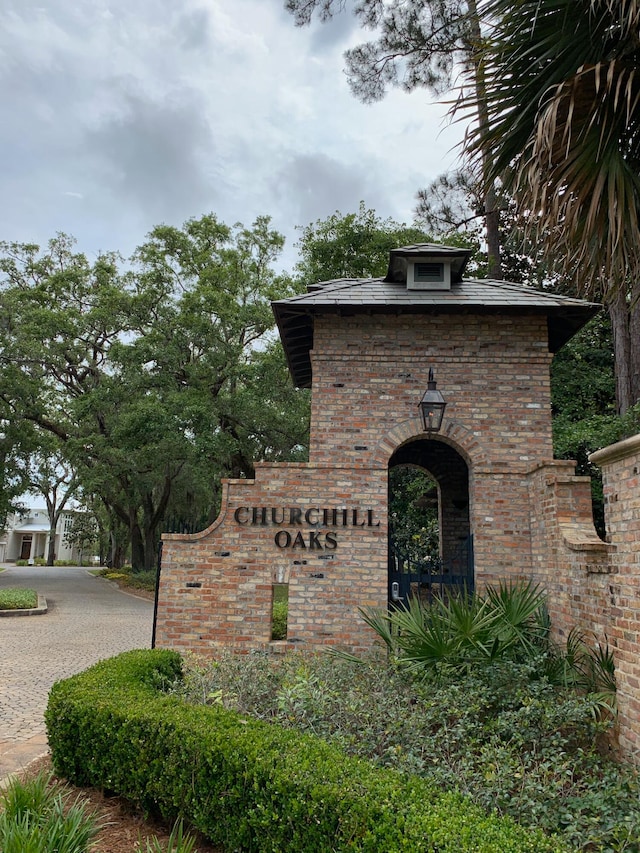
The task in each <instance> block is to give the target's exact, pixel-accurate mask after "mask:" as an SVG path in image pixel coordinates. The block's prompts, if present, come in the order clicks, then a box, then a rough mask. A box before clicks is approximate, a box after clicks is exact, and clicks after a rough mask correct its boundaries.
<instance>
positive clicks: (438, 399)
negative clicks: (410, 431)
mask: <svg viewBox="0 0 640 853" xmlns="http://www.w3.org/2000/svg"><path fill="white" fill-rule="evenodd" d="M446 406H447V404H446V402H445V399H444V397H443V396H442V394H441V393H440V392H439V391H438V389H437V388H436V380H435V379H434V378H433V367H430V368H429V382H428V384H427V390H426V391H425V392H424V397H423V398H422V400H420V402H419V403H418V408H419V409H420V415H421V416H422V425H423V427H424V429H425V432H429V433H431V432H438V430H439V429H440V427H441V426H442V418H443V417H444V410H445V408H446Z"/></svg>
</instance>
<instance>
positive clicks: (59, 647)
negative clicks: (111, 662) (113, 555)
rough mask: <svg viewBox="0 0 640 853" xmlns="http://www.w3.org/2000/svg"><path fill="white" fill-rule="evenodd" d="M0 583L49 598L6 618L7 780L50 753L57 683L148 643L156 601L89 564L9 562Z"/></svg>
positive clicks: (3, 752) (2, 633)
mask: <svg viewBox="0 0 640 853" xmlns="http://www.w3.org/2000/svg"><path fill="white" fill-rule="evenodd" d="M2 568H4V569H5V571H0V588H6V587H28V588H31V589H35V590H36V591H37V592H38V593H39V594H40V595H44V597H45V598H46V600H47V605H48V611H47V613H45V614H42V615H37V616H13V617H1V618H0V780H2V779H3V778H5V777H6V776H7V775H8V774H10V773H14V772H16V771H17V770H20V769H21V768H22V767H24V766H26V765H27V764H28V763H29V762H30V761H32V760H33V759H35V758H37V757H39V756H40V755H42V754H43V753H45V752H46V751H47V738H46V732H45V725H44V710H45V708H46V705H47V697H48V694H49V690H50V688H51V686H52V685H53V683H54V682H55V681H58V680H59V679H61V678H67V677H69V676H70V675H75V674H76V673H77V672H81V671H82V670H83V669H86V668H87V667H89V666H91V665H92V664H94V663H96V662H97V661H99V660H102V659H103V658H108V657H112V656H113V655H117V654H118V653H119V652H123V651H126V650H127V649H142V648H149V647H150V645H151V632H152V625H153V602H152V601H147V600H146V599H143V598H138V597H136V596H134V595H131V594H129V593H126V592H122V591H120V590H119V589H118V588H117V587H116V586H115V585H114V584H112V583H110V582H109V581H106V580H104V579H103V578H96V577H95V576H93V575H91V574H90V573H89V572H88V570H87V569H86V568H80V567H75V566H74V567H60V568H57V567H42V568H39V567H35V566H24V567H17V566H13V565H12V566H7V565H6V564H5V565H4V566H2Z"/></svg>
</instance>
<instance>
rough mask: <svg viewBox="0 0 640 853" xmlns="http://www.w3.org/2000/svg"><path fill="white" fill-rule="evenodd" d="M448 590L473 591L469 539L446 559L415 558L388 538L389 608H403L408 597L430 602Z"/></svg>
mask: <svg viewBox="0 0 640 853" xmlns="http://www.w3.org/2000/svg"><path fill="white" fill-rule="evenodd" d="M451 589H456V590H459V591H461V592H462V591H463V590H466V591H467V592H471V591H472V590H473V536H472V535H469V536H468V537H467V539H466V540H465V541H464V542H463V543H462V545H461V546H460V548H459V549H458V551H457V552H456V553H455V554H454V555H453V556H452V557H450V558H448V559H447V560H442V559H439V558H438V559H434V558H431V557H428V558H426V559H422V560H421V559H416V558H414V557H412V556H411V555H410V554H409V553H408V552H406V551H404V550H403V549H402V548H401V547H400V546H398V545H397V543H395V542H394V541H393V538H392V537H390V539H389V606H390V607H404V606H406V605H407V604H408V602H409V599H410V598H411V597H412V596H416V597H418V598H419V599H420V600H421V601H424V602H427V603H428V602H430V601H431V600H432V599H433V598H434V596H446V595H447V592H448V591H449V590H451Z"/></svg>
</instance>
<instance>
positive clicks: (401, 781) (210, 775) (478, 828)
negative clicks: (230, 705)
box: [46, 650, 566, 853]
mask: <svg viewBox="0 0 640 853" xmlns="http://www.w3.org/2000/svg"><path fill="white" fill-rule="evenodd" d="M180 669H181V660H180V658H179V656H178V655H177V654H174V653H172V652H168V651H161V650H154V651H137V652H126V653H124V654H122V655H119V656H118V657H117V658H114V659H111V660H108V661H103V662H101V663H99V664H97V665H96V666H94V667H92V668H91V669H90V670H88V671H87V672H85V673H82V674H81V675H78V676H74V677H73V678H71V679H68V680H66V681H63V682H58V683H57V684H56V685H54V687H53V689H52V691H51V694H50V698H49V705H48V708H47V711H46V722H47V729H48V736H49V744H50V747H51V752H52V758H53V762H54V767H55V768H56V771H57V772H58V773H61V774H63V775H65V776H67V777H68V778H69V779H71V780H72V781H74V782H75V783H76V784H81V785H83V784H89V785H97V786H100V787H103V788H107V789H110V790H113V791H115V792H117V793H118V794H120V795H122V796H125V797H128V798H130V799H132V800H134V801H137V802H138V803H140V804H141V805H142V806H143V807H146V808H147V809H150V810H158V811H159V812H160V813H161V814H162V815H163V816H164V817H165V818H171V819H173V818H175V817H177V816H181V815H182V816H183V817H184V818H185V820H187V821H188V822H190V823H191V824H192V825H193V826H195V827H196V828H198V829H200V830H201V831H202V832H203V833H204V834H205V835H207V836H208V837H209V838H211V839H212V841H214V842H215V843H219V844H222V845H223V846H225V847H226V848H227V849H230V850H233V849H242V850H244V851H247V853H249V851H260V853H266V851H282V853H286V851H296V853H299V851H300V850H309V851H313V850H318V851H319V850H323V851H324V850H334V851H370V853H374V851H375V853H378V851H383V850H384V851H385V853H394V851H401V850H402V851H405V853H410V851H414V853H428V851H439V853H447V852H448V851H450V853H454V851H455V853H464V851H478V853H480V851H481V853H494V851H495V853H508V851H514V853H515V851H518V853H525V851H558V853H560V851H562V850H566V848H565V847H563V845H562V844H561V843H560V842H558V841H556V840H553V839H549V838H546V837H545V836H543V835H542V834H541V833H540V832H538V831H536V830H525V829H523V828H522V827H519V826H518V825H517V824H515V823H514V822H512V821H511V820H509V819H507V818H499V817H497V816H496V815H487V814H486V812H484V811H483V810H482V809H480V808H478V807H477V806H474V805H472V804H471V803H470V801H469V800H468V799H467V798H466V797H464V796H462V795H461V794H459V793H454V792H442V791H441V790H440V789H439V788H438V787H437V786H436V785H434V784H430V783H428V782H426V781H425V780H422V779H418V778H417V777H415V776H406V775H403V774H400V773H397V772H396V771H393V770H386V769H381V768H376V767H373V766H372V765H371V764H370V763H369V762H367V761H363V760H361V759H358V758H354V757H349V756H346V755H345V754H344V753H343V752H342V751H341V750H340V749H338V748H337V747H336V746H334V745H331V744H329V743H326V742H324V741H322V740H320V739H319V738H316V737H313V736H309V735H303V734H299V733H297V732H293V731H287V730H285V729H283V728H281V727H278V726H271V725H268V724H266V723H264V722H262V721H259V720H253V719H246V718H243V717H241V716H240V715H238V714H236V713H234V712H231V711H228V710H226V709H224V708H222V707H220V706H219V705H214V706H211V707H194V706H189V705H186V704H185V703H184V702H182V701H181V700H180V699H179V698H177V697H175V696H167V695H163V694H161V693H160V692H159V690H158V688H159V686H160V685H161V684H162V683H164V682H170V681H172V680H174V679H175V678H177V677H178V676H179V673H180Z"/></svg>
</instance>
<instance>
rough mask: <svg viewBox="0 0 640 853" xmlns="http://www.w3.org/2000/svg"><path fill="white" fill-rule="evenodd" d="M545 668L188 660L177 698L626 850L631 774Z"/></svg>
mask: <svg viewBox="0 0 640 853" xmlns="http://www.w3.org/2000/svg"><path fill="white" fill-rule="evenodd" d="M544 668H545V657H544V656H542V657H541V658H540V659H538V660H534V661H529V662H526V663H514V662H513V661H509V660H501V661H496V662H494V663H490V664H487V665H485V666H482V667H476V668H472V669H471V670H470V671H469V672H468V673H465V672H462V673H460V672H458V673H455V674H453V675H452V677H448V678H447V677H443V676H440V677H436V676H435V675H433V674H430V673H429V672H427V673H424V674H423V677H422V678H420V679H412V678H408V677H407V673H406V670H405V669H401V668H398V667H397V666H394V665H389V663H388V659H387V658H371V659H366V660H364V661H359V662H356V661H353V660H347V659H345V658H342V657H336V656H330V655H314V656H308V657H303V656H302V655H300V654H291V655H288V656H285V657H284V658H281V659H278V660H277V661H274V660H273V659H269V658H266V657H261V656H251V657H239V656H233V655H231V654H229V655H225V656H224V657H222V658H221V659H219V660H217V661H214V662H212V661H205V660H203V659H197V658H195V657H193V656H191V657H189V658H188V659H187V662H186V672H185V680H184V684H183V685H181V686H180V688H179V694H180V695H184V696H185V698H187V699H189V700H190V701H193V702H200V703H206V704H210V705H216V706H220V705H222V706H223V707H226V708H228V709H230V710H235V711H237V712H238V713H239V714H241V715H251V716H252V717H255V718H258V719H263V720H270V721H272V722H274V723H277V724H278V725H279V726H283V727H286V728H291V729H295V730H297V731H301V732H304V733H313V734H316V735H318V736H320V737H322V738H323V739H326V740H327V741H329V742H331V743H334V744H336V745H337V746H339V747H340V748H341V749H342V750H344V751H345V752H347V753H348V754H351V755H355V756H358V757H360V758H366V759H367V760H368V761H370V762H372V763H373V764H374V765H376V766H380V767H389V768H393V769H394V770H399V771H401V772H403V773H406V774H416V775H419V776H420V777H423V778H425V779H426V780H428V781H429V782H430V783H433V784H436V785H438V786H439V787H441V788H444V789H449V790H453V789H455V790H458V791H461V792H463V793H464V794H465V795H468V796H470V797H471V798H472V799H473V800H474V802H476V803H478V804H480V805H482V806H483V807H485V808H487V809H489V810H493V809H496V810H497V811H498V813H500V814H508V815H511V816H512V817H514V818H515V819H516V820H518V821H519V822H520V823H522V824H524V825H527V826H533V827H538V828H539V827H544V828H545V829H546V830H547V831H549V832H559V833H561V835H562V837H563V838H564V839H565V840H566V842H567V843H568V844H570V845H572V846H574V847H576V848H579V849H589V850H594V851H595V850H600V851H614V850H615V851H623V850H626V851H633V850H635V851H637V850H638V846H637V839H638V837H640V805H639V802H640V799H639V797H640V786H639V784H638V779H637V775H636V774H635V772H634V771H633V769H632V768H629V767H625V766H624V765H619V764H617V763H616V762H614V761H613V760H612V759H611V758H608V757H607V755H606V749H605V748H604V742H603V740H602V733H603V732H606V731H608V729H609V726H610V723H607V722H597V721H596V719H595V718H594V715H593V713H592V712H593V700H592V697H583V696H580V695H577V694H576V693H575V691H573V690H572V689H566V687H558V686H554V685H553V684H551V683H550V682H549V680H548V679H547V678H545V677H544V676H543V675H541V673H542V672H543V671H544ZM590 845H591V846H590Z"/></svg>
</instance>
